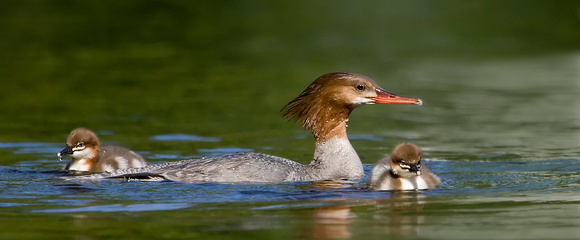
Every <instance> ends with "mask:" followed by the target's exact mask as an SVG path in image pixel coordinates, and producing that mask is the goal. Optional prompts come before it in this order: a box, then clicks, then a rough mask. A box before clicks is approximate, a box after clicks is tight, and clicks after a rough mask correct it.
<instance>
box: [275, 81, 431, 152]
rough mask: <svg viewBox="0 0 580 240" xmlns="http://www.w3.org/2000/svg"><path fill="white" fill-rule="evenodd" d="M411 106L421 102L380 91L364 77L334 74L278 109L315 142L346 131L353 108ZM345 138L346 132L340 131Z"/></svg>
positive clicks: (315, 82)
mask: <svg viewBox="0 0 580 240" xmlns="http://www.w3.org/2000/svg"><path fill="white" fill-rule="evenodd" d="M375 103H380V104H414V105H418V106H420V105H421V104H422V103H423V102H422V101H421V99H417V98H409V97H403V96H399V95H396V94H393V93H390V92H388V91H386V90H384V89H382V88H381V87H380V86H379V85H378V84H376V83H375V82H374V81H373V80H371V79H370V78H368V77H365V76H362V75H359V74H354V73H347V72H335V73H328V74H325V75H322V76H321V77H319V78H318V79H316V80H314V82H312V83H311V84H310V85H309V86H308V87H307V88H306V89H305V90H304V91H303V92H302V93H301V94H300V95H299V96H298V97H296V98H295V99H294V100H292V101H290V102H289V103H288V104H286V106H284V107H283V108H282V115H283V116H284V117H286V118H289V119H291V120H293V121H297V122H300V123H302V126H303V127H304V128H306V129H309V130H311V131H312V133H313V134H314V137H315V138H316V140H317V142H319V141H324V140H327V139H329V138H330V137H333V136H335V135H339V134H342V133H336V132H335V133H333V134H331V133H330V132H331V131H335V130H336V127H337V126H338V125H340V126H338V127H342V125H344V128H346V122H347V121H348V116H349V115H350V113H351V112H352V111H353V110H354V109H355V108H357V107H359V106H362V105H365V104H375ZM344 132H345V133H344V135H345V136H344V137H346V130H344Z"/></svg>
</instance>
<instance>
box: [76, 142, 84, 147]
mask: <svg viewBox="0 0 580 240" xmlns="http://www.w3.org/2000/svg"><path fill="white" fill-rule="evenodd" d="M84 146H85V143H84V142H80V143H78V144H77V146H76V147H78V148H80V147H84Z"/></svg>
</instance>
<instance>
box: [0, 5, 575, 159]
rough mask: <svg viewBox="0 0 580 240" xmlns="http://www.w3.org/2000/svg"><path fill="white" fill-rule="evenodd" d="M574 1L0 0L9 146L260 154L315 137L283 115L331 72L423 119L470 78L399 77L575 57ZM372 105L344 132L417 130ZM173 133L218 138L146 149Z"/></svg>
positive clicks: (0, 138) (3, 117)
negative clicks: (388, 94) (435, 67)
mask: <svg viewBox="0 0 580 240" xmlns="http://www.w3.org/2000/svg"><path fill="white" fill-rule="evenodd" d="M579 5H580V3H578V1H531V0H519V1H518V0H516V1H459V0H445V1H332V2H330V1H165V0H164V1H155V0H152V1H131V0H127V1H63V0H47V1H19V0H18V1H10V0H6V1H1V2H0V16H1V17H0V29H2V31H0V52H1V54H0V61H1V62H0V79H1V81H2V84H1V88H0V109H2V114H0V121H1V122H2V124H0V142H19V141H30V142H64V139H65V137H66V135H67V134H68V132H69V131H71V130H72V129H73V128H76V127H79V126H84V127H88V128H91V129H93V130H95V131H98V132H100V133H105V134H103V135H107V134H108V135H113V136H110V137H107V136H104V137H102V138H104V140H105V141H114V142H120V143H123V144H125V145H128V146H130V147H134V148H137V149H139V150H141V151H155V150H160V149H166V148H167V147H174V150H180V151H193V150H192V148H193V149H195V148H198V147H210V148H211V147H219V146H227V147H232V146H233V147H248V148H252V149H256V146H263V145H264V144H263V143H262V142H260V141H268V142H272V139H275V138H276V137H288V136H294V135H296V134H298V135H306V136H308V133H307V132H304V131H302V130H300V129H299V126H298V125H297V124H288V123H287V122H286V120H283V119H281V117H280V115H279V110H280V109H281V107H282V106H284V104H286V103H287V102H288V101H289V100H291V99H292V98H293V97H295V96H296V95H297V94H298V93H300V92H301V91H302V90H303V89H304V88H305V87H306V86H307V85H308V84H309V83H310V82H311V81H313V80H314V79H316V78H317V77H318V76H320V75H322V74H324V73H327V72H333V71H350V72H356V73H360V74H363V75H367V76H369V77H371V78H373V79H374V80H375V81H376V82H378V83H379V85H381V86H383V87H384V88H385V89H387V90H390V91H393V92H395V93H399V94H401V95H406V96H413V97H419V98H422V99H423V100H425V103H426V104H425V106H424V107H423V108H424V109H425V108H426V109H427V110H422V111H429V110H428V109H433V107H437V102H436V100H437V99H439V98H441V97H445V96H446V93H449V92H453V91H455V90H459V89H454V88H453V85H449V84H448V85H446V86H445V87H442V85H441V84H440V82H439V80H445V81H453V82H461V81H470V79H469V78H462V77H461V76H444V78H445V79H439V80H434V81H432V80H428V81H427V82H425V81H423V82H418V81H417V80H416V79H413V78H410V77H408V78H406V77H405V76H404V77H400V76H401V74H398V73H397V71H400V69H405V68H406V67H408V66H416V65H418V64H422V63H424V62H430V63H437V62H440V61H450V60H451V61H457V62H462V61H466V62H475V63H477V62H479V61H482V62H483V61H500V60H505V59H525V58H531V57H534V56H543V55H550V54H560V53H567V52H574V51H577V50H579V49H580V21H579V17H578V6H579ZM419 84H420V85H422V86H421V87H417V85H419ZM474 84H477V83H474ZM434 101H435V102H434ZM363 109H364V110H357V111H356V112H355V113H354V114H353V116H352V118H353V119H354V120H353V121H351V122H352V123H351V126H350V130H349V132H354V133H356V132H362V133H372V132H373V129H377V128H396V129H401V130H405V129H406V128H410V127H412V126H413V123H412V120H410V119H391V117H390V116H391V115H393V114H394V115H396V114H398V111H419V110H415V108H413V110H410V109H411V107H410V106H407V107H392V106H387V107H384V106H381V107H376V106H373V107H364V108H363ZM375 112H377V113H375ZM358 119H360V120H358ZM363 119H364V120H363ZM369 130H370V131H369ZM169 133H186V134H192V135H198V136H211V137H219V138H221V139H222V142H220V143H189V144H187V145H184V146H175V145H174V146H165V145H163V143H151V142H149V141H147V139H148V138H149V137H151V136H153V135H156V134H169ZM266 138H267V140H263V139H266ZM156 144H157V145H156ZM159 144H161V145H159ZM285 144H286V143H285ZM307 144H311V139H310V138H308V143H307ZM308 146H310V145H308ZM309 154H310V153H309ZM301 156H302V155H301Z"/></svg>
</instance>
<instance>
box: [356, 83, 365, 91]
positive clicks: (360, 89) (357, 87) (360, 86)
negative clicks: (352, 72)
mask: <svg viewBox="0 0 580 240" xmlns="http://www.w3.org/2000/svg"><path fill="white" fill-rule="evenodd" d="M356 90H359V91H362V90H365V86H363V85H361V84H359V85H356Z"/></svg>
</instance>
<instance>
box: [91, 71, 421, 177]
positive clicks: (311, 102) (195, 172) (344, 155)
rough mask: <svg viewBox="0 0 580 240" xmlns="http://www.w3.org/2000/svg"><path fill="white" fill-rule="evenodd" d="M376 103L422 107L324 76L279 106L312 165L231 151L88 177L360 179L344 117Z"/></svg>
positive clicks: (357, 78)
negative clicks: (302, 131)
mask: <svg viewBox="0 0 580 240" xmlns="http://www.w3.org/2000/svg"><path fill="white" fill-rule="evenodd" d="M374 103H382V104H415V105H421V104H422V102H421V100H420V99H416V98H408V97H402V96H398V95H395V94H393V93H390V92H387V91H385V90H384V89H382V88H381V87H379V86H378V85H377V84H376V83H375V82H374V81H372V80H371V79H369V78H367V77H365V76H362V75H358V74H354V73H345V72H336V73H328V74H325V75H323V76H321V77H319V78H318V79H316V80H315V81H314V82H313V83H312V84H310V86H308V87H307V88H306V90H304V91H303V92H302V93H301V94H300V95H299V96H298V97H296V98H295V99H294V100H292V101H290V103H288V104H287V105H286V106H284V107H283V108H282V112H283V116H284V117H286V118H289V119H291V120H294V121H297V122H300V123H302V126H303V127H304V128H306V129H308V130H310V131H311V132H312V134H313V135H314V139H315V140H316V147H315V151H314V158H313V160H312V161H311V162H310V164H301V163H297V162H294V161H291V160H288V159H285V158H281V157H277V156H272V155H268V154H264V153H235V154H230V155H225V156H220V157H213V158H202V159H192V160H182V161H177V162H168V163H163V164H155V165H150V166H148V167H145V168H139V169H135V168H133V169H122V170H117V171H114V172H112V173H106V174H97V175H92V176H88V177H89V178H103V177H119V178H123V177H124V178H130V179H140V180H164V179H165V180H173V181H183V182H221V183H275V182H289V181H317V180H327V179H343V178H350V179H358V178H361V177H363V175H364V172H363V166H362V163H361V161H360V159H359V157H358V155H357V154H356V152H355V150H354V149H353V147H352V146H351V144H350V142H349V141H348V139H347V136H346V126H347V121H348V116H349V115H350V113H351V112H352V110H354V109H355V108H357V107H358V106H361V105H365V104H374Z"/></svg>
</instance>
